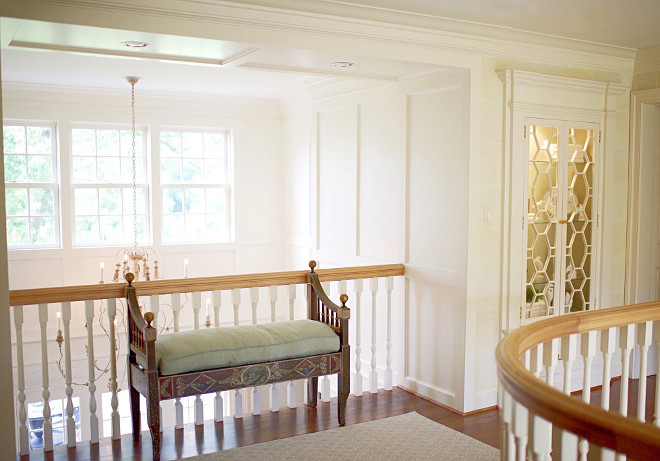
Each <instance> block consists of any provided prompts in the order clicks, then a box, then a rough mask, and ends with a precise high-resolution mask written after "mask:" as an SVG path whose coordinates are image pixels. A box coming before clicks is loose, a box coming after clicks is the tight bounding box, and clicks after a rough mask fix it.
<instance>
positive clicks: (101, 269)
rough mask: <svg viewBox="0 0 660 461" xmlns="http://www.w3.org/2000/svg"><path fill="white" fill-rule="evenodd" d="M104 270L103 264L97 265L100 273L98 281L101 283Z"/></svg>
mask: <svg viewBox="0 0 660 461" xmlns="http://www.w3.org/2000/svg"><path fill="white" fill-rule="evenodd" d="M104 268H105V263H101V264H100V265H99V269H100V271H101V278H100V279H99V280H100V281H101V282H102V281H103V269H104Z"/></svg>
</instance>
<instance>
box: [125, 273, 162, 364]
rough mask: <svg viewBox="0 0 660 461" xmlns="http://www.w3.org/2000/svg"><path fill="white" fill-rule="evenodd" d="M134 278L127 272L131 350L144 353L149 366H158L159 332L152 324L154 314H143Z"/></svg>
mask: <svg viewBox="0 0 660 461" xmlns="http://www.w3.org/2000/svg"><path fill="white" fill-rule="evenodd" d="M134 279H135V276H134V275H133V274H132V273H130V272H129V273H128V274H126V281H127V282H128V285H127V286H126V304H127V308H128V344H129V350H130V351H131V352H133V353H137V354H142V355H143V356H144V357H145V358H146V362H147V365H148V368H149V369H151V368H155V366H156V354H155V342H156V337H157V336H158V334H157V332H156V329H155V328H154V327H153V326H151V322H153V320H154V314H153V313H152V312H147V313H146V314H144V317H143V316H142V312H141V311H140V304H139V303H138V298H137V292H136V290H135V287H134V286H133V280H134ZM152 362H153V363H152Z"/></svg>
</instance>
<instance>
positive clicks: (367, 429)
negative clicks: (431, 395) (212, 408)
mask: <svg viewBox="0 0 660 461" xmlns="http://www.w3.org/2000/svg"><path fill="white" fill-rule="evenodd" d="M499 458H500V451H499V450H498V449H496V448H493V447H491V446H490V445H486V444H485V443H482V442H480V441H478V440H475V439H473V438H472V437H468V436H467V435H465V434H461V433H460V432H457V431H455V430H453V429H450V428H448V427H445V426H443V425H442V424H438V423H436V422H434V421H431V420H430V419H427V418H425V417H424V416H421V415H419V414H418V413H415V412H412V413H407V414H405V415H401V416H394V417H391V418H386V419H379V420H376V421H370V422H368V423H362V424H353V425H351V426H345V427H338V428H335V429H329V430H327V431H321V432H315V433H313V434H305V435H299V436H296V437H290V438H286V439H280V440H274V441H272V442H264V443H258V444H255V445H250V446H247V447H241V448H234V449H231V450H227V451H220V452H217V453H209V454H205V455H200V456H194V457H192V458H186V460H187V461H225V460H239V461H240V460H245V461H255V460H262V459H263V460H292V461H293V460H295V461H298V460H310V461H311V460H314V461H317V460H325V459H327V460H330V459H332V460H337V459H341V460H361V461H363V460H365V459H378V460H397V461H398V460H402V459H405V460H427V459H428V460H445V461H448V460H469V461H481V460H484V461H485V460H488V461H490V460H492V461H497V460H499Z"/></svg>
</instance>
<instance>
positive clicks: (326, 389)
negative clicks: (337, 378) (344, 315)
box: [320, 282, 330, 402]
mask: <svg viewBox="0 0 660 461" xmlns="http://www.w3.org/2000/svg"><path fill="white" fill-rule="evenodd" d="M321 286H322V287H323V291H325V292H326V294H327V295H328V296H330V282H321ZM321 320H324V321H325V320H327V319H321ZM320 390H321V402H330V378H328V375H325V376H324V377H323V378H322V379H321V389H320Z"/></svg>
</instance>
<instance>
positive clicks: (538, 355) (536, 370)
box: [529, 344, 543, 378]
mask: <svg viewBox="0 0 660 461" xmlns="http://www.w3.org/2000/svg"><path fill="white" fill-rule="evenodd" d="M542 370H543V344H539V345H538V346H536V347H534V348H532V349H531V351H530V357H529V371H531V372H532V374H533V375H534V376H536V377H537V378H540V377H541V371H542Z"/></svg>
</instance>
